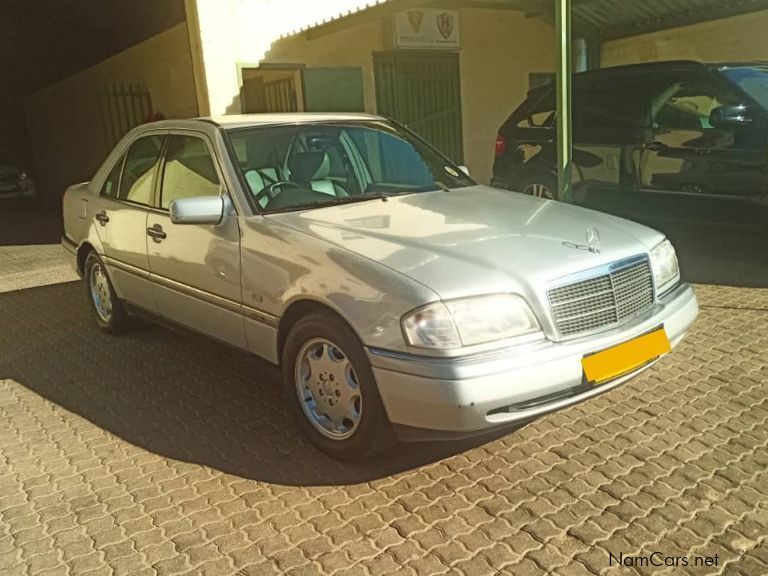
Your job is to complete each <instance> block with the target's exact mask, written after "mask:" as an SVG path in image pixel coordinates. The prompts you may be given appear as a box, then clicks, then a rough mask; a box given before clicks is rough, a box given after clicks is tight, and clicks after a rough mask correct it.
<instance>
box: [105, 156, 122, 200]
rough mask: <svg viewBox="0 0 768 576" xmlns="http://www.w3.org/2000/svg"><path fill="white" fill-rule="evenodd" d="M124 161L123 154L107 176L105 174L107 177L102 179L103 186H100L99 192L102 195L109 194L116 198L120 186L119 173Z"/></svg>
mask: <svg viewBox="0 0 768 576" xmlns="http://www.w3.org/2000/svg"><path fill="white" fill-rule="evenodd" d="M124 161H125V156H123V157H121V158H120V160H118V161H117V162H116V163H115V166H114V168H112V171H111V172H110V173H109V176H107V179H106V180H105V181H104V186H102V187H101V193H102V195H103V196H111V197H113V198H117V196H118V191H119V188H120V174H121V173H122V171H123V162H124Z"/></svg>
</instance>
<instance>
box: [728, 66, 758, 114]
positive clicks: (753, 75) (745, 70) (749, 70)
mask: <svg viewBox="0 0 768 576" xmlns="http://www.w3.org/2000/svg"><path fill="white" fill-rule="evenodd" d="M722 73H723V74H725V76H726V77H727V78H728V79H729V80H730V81H731V82H734V83H735V84H737V85H738V86H739V87H740V88H741V89H742V90H744V92H746V93H747V94H749V95H750V96H751V97H752V98H753V99H754V100H756V101H757V103H758V104H760V106H762V107H763V109H765V110H768V68H763V67H753V66H743V67H736V68H725V69H723V70H722Z"/></svg>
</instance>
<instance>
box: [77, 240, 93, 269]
mask: <svg viewBox="0 0 768 576" xmlns="http://www.w3.org/2000/svg"><path fill="white" fill-rule="evenodd" d="M91 252H96V248H94V247H93V244H91V243H90V242H88V241H85V242H83V243H82V244H80V247H79V248H78V249H77V271H78V272H79V273H80V276H85V260H86V259H87V258H88V254H90V253H91Z"/></svg>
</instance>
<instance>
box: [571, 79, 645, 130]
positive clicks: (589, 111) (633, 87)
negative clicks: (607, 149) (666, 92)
mask: <svg viewBox="0 0 768 576" xmlns="http://www.w3.org/2000/svg"><path fill="white" fill-rule="evenodd" d="M648 116H649V114H648V90H647V89H646V87H645V86H644V85H643V84H642V83H640V82H638V81H636V80H634V79H626V80H624V81H611V82H597V81H594V80H592V79H587V78H584V80H583V81H582V82H581V83H580V84H579V85H577V86H576V87H575V88H574V93H573V132H574V140H575V141H576V143H583V144H627V143H631V142H635V141H637V140H638V139H639V138H641V136H642V130H643V128H645V127H647V126H648Z"/></svg>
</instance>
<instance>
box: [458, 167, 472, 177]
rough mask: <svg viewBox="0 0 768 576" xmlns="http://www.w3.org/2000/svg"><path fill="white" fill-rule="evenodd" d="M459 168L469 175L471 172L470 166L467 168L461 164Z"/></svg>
mask: <svg viewBox="0 0 768 576" xmlns="http://www.w3.org/2000/svg"><path fill="white" fill-rule="evenodd" d="M459 170H461V171H462V172H464V174H466V175H467V176H469V175H470V174H469V168H467V167H466V166H459Z"/></svg>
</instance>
